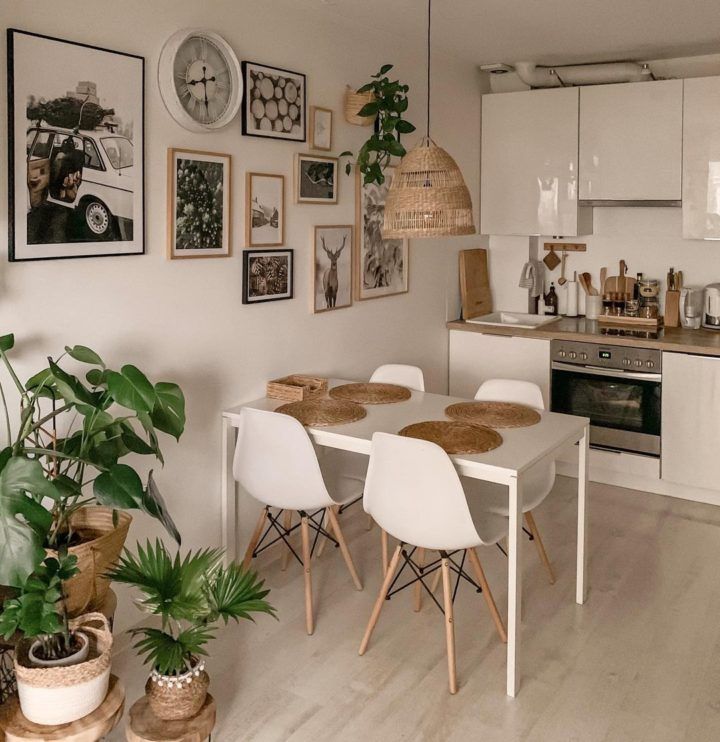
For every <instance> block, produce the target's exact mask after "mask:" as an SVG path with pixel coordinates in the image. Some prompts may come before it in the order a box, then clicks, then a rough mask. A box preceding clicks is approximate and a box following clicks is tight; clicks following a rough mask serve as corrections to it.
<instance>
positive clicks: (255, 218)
mask: <svg viewBox="0 0 720 742" xmlns="http://www.w3.org/2000/svg"><path fill="white" fill-rule="evenodd" d="M284 243H285V176H284V175H275V174H273V173H253V172H248V173H246V174H245V244H246V245H247V246H248V247H275V246H279V245H283V244H284Z"/></svg>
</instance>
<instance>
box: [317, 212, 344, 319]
mask: <svg viewBox="0 0 720 742" xmlns="http://www.w3.org/2000/svg"><path fill="white" fill-rule="evenodd" d="M352 274H353V227H352V225H351V224H348V225H341V226H336V225H332V226H321V227H315V230H314V233H313V271H312V275H313V290H312V297H313V312H315V313H318V312H330V311H333V310H335V309H341V308H342V307H349V306H350V305H351V304H352Z"/></svg>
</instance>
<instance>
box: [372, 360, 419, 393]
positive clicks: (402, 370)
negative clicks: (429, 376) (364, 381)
mask: <svg viewBox="0 0 720 742" xmlns="http://www.w3.org/2000/svg"><path fill="white" fill-rule="evenodd" d="M370 381H371V382H376V383H382V384H399V385H400V386H406V387H407V388H408V389H412V390H414V391H416V392H424V391H425V377H424V376H423V372H422V369H421V368H418V367H417V366H407V365H405V364H403V363H388V364H385V365H384V366H378V367H377V368H376V369H375V370H374V371H373V373H372V376H371V377H370Z"/></svg>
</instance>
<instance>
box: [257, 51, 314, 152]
mask: <svg viewBox="0 0 720 742" xmlns="http://www.w3.org/2000/svg"><path fill="white" fill-rule="evenodd" d="M242 71H243V80H244V83H245V84H244V98H243V105H242V133H243V134H245V135H246V136H251V137H268V138H270V139H288V140H290V141H293V142H304V141H305V139H306V119H307V111H306V102H305V101H306V81H305V75H303V74H302V73H301V72H291V71H290V70H283V69H280V68H278V67H267V66H266V65H263V64H256V63H255V62H243V63H242Z"/></svg>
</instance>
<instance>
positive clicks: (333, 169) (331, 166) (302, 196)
mask: <svg viewBox="0 0 720 742" xmlns="http://www.w3.org/2000/svg"><path fill="white" fill-rule="evenodd" d="M337 176H338V161H337V158H336V157H321V156H320V155H305V154H299V153H298V154H296V155H295V202H296V203H299V204H336V203H337V200H338V177H337Z"/></svg>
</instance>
